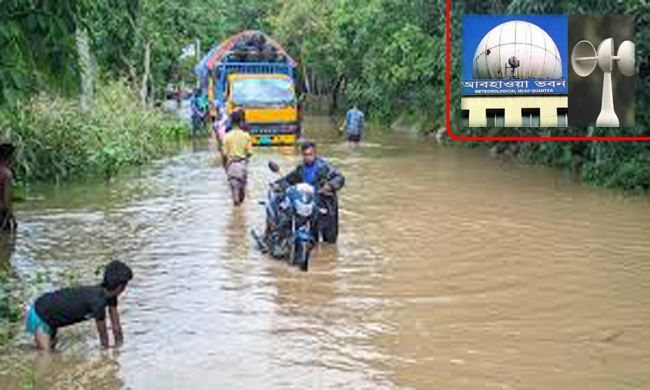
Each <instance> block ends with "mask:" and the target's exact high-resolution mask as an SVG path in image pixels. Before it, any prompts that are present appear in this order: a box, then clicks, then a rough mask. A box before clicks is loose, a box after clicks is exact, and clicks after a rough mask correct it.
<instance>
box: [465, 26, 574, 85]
mask: <svg viewBox="0 0 650 390" xmlns="http://www.w3.org/2000/svg"><path fill="white" fill-rule="evenodd" d="M510 20H523V21H525V22H530V23H533V24H535V25H537V26H538V27H540V28H541V29H542V30H544V31H546V33H547V34H548V35H550V36H551V38H553V41H555V44H556V45H557V49H558V50H559V51H560V57H561V58H562V76H563V77H565V78H566V77H568V75H569V55H568V53H569V51H568V41H569V33H568V18H567V16H566V15H474V14H467V15H463V19H462V43H461V44H462V47H461V52H462V65H461V75H462V79H463V80H471V79H472V61H473V60H474V53H476V47H477V46H478V44H479V43H481V39H483V37H484V36H485V34H487V33H488V32H489V31H490V30H492V29H493V28H494V27H496V26H498V25H500V24H501V23H505V22H508V21H510ZM466 26H470V27H469V28H466Z"/></svg>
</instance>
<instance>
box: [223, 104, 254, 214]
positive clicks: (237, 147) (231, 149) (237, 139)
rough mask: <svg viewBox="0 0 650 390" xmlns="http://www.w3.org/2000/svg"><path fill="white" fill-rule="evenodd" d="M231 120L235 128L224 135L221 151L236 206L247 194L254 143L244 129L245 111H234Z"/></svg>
mask: <svg viewBox="0 0 650 390" xmlns="http://www.w3.org/2000/svg"><path fill="white" fill-rule="evenodd" d="M230 120H231V122H232V126H233V128H232V130H231V131H229V132H228V133H227V134H226V136H225V137H224V139H223V145H222V149H221V152H222V155H223V159H224V167H225V168H226V175H227V176H228V184H229V185H230V191H231V192H232V201H233V204H234V205H235V206H239V205H241V204H242V202H243V201H244V197H245V196H246V181H247V180H248V159H249V158H250V157H251V155H252V152H251V149H252V143H251V138H250V135H248V133H247V132H246V131H244V128H246V118H245V116H244V111H243V110H237V111H235V112H233V113H232V115H231V116H230Z"/></svg>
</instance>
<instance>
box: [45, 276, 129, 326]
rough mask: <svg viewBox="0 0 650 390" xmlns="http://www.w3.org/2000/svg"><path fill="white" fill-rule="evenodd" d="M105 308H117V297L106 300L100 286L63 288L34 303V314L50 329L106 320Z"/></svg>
mask: <svg viewBox="0 0 650 390" xmlns="http://www.w3.org/2000/svg"><path fill="white" fill-rule="evenodd" d="M106 306H112V307H116V306H117V297H113V298H108V297H107V296H106V295H105V293H104V288H103V287H102V286H84V287H72V288H64V289H61V290H58V291H54V292H51V293H47V294H45V295H42V296H41V297H40V298H38V299H37V300H36V302H35V303H34V308H35V309H36V314H38V316H39V317H41V319H42V320H43V321H45V322H46V323H47V324H48V325H49V326H50V327H51V328H53V329H56V328H59V327H62V326H67V325H72V324H75V323H77V322H81V321H84V320H87V319H89V318H95V319H96V320H104V319H105V318H106Z"/></svg>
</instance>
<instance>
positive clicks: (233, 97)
mask: <svg viewBox="0 0 650 390" xmlns="http://www.w3.org/2000/svg"><path fill="white" fill-rule="evenodd" d="M224 98H225V107H226V111H227V112H228V114H230V113H232V112H233V111H235V110H237V109H243V110H244V112H245V116H246V124H247V125H248V131H249V134H250V135H251V138H252V140H253V144H254V145H259V146H267V145H293V144H295V143H296V141H297V140H298V137H299V136H300V131H301V129H300V118H299V101H298V97H297V94H296V86H295V83H294V79H293V77H291V76H289V75H287V74H282V73H266V74H262V73H231V74H229V75H228V76H227V80H226V88H225V96H224Z"/></svg>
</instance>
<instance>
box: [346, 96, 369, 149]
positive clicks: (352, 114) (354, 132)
mask: <svg viewBox="0 0 650 390" xmlns="http://www.w3.org/2000/svg"><path fill="white" fill-rule="evenodd" d="M364 127H365V115H364V114H363V112H361V110H359V107H358V106H357V104H356V103H355V104H353V105H352V108H351V109H350V110H349V111H348V112H347V114H346V115H345V122H344V123H343V126H341V128H340V131H341V132H343V129H345V134H346V136H347V139H348V148H350V149H357V148H359V147H360V146H361V137H362V136H363V130H364Z"/></svg>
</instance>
